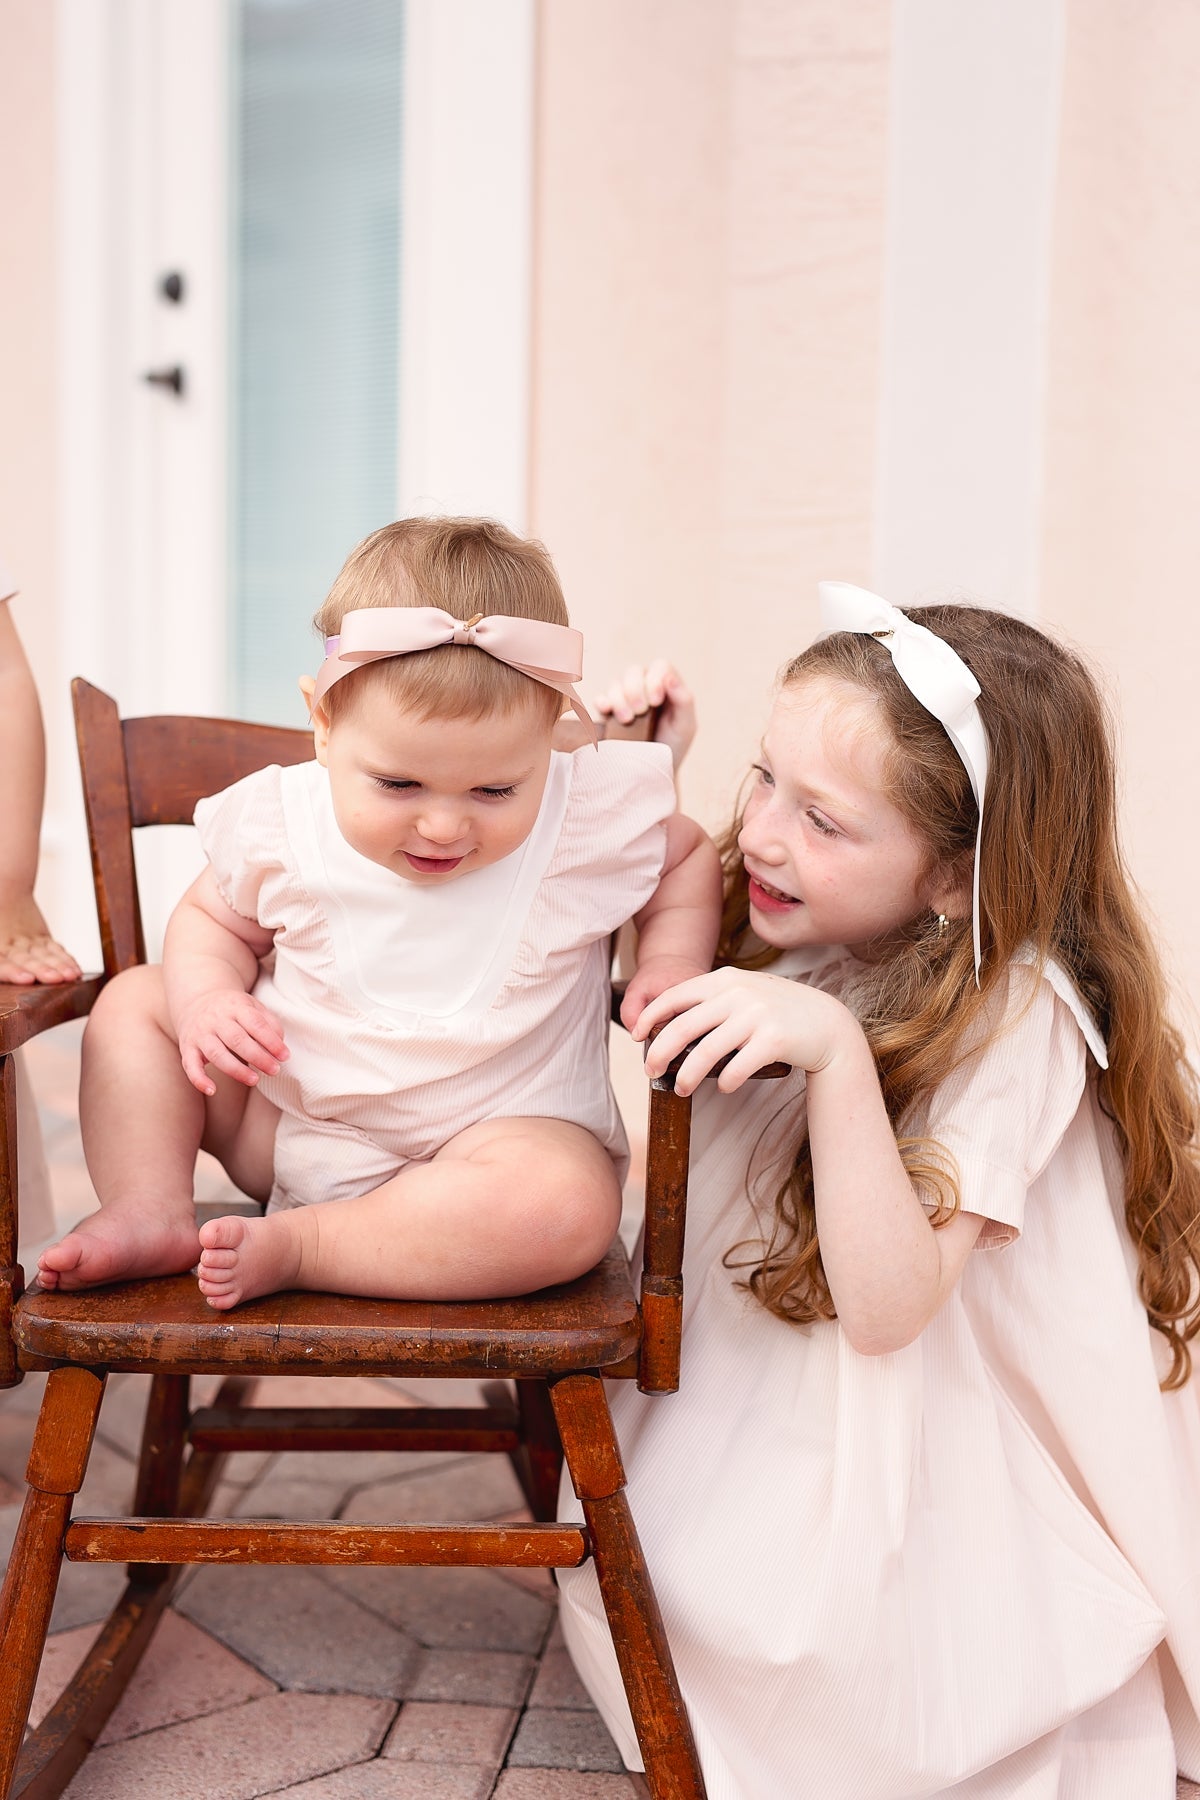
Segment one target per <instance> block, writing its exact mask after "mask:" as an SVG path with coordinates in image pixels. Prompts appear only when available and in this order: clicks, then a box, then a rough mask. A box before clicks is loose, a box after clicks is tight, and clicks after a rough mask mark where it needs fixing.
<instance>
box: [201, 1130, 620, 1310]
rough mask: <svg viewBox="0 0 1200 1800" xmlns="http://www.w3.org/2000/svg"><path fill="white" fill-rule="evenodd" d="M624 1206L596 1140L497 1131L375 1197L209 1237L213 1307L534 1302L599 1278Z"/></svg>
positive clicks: (463, 1137)
mask: <svg viewBox="0 0 1200 1800" xmlns="http://www.w3.org/2000/svg"><path fill="white" fill-rule="evenodd" d="M620 1215H621V1193H620V1188H619V1186H618V1183H617V1178H616V1173H615V1171H614V1169H613V1166H612V1162H611V1161H610V1159H609V1157H608V1155H607V1153H606V1152H605V1151H604V1150H603V1149H602V1148H601V1146H600V1145H599V1144H598V1143H597V1141H596V1139H595V1138H594V1137H593V1136H592V1134H591V1132H590V1131H585V1130H584V1129H583V1127H582V1126H580V1125H570V1124H567V1123H566V1122H565V1121H563V1120H561V1119H494V1120H489V1121H487V1122H486V1123H484V1124H480V1125H472V1126H470V1127H469V1128H468V1129H467V1130H466V1131H463V1132H460V1133H459V1135H458V1136H457V1137H455V1138H452V1139H451V1140H450V1142H449V1143H448V1144H446V1145H445V1146H444V1147H443V1149H441V1150H439V1152H438V1154H437V1155H436V1156H435V1157H434V1158H433V1160H432V1161H431V1162H426V1163H408V1164H407V1165H406V1166H405V1167H404V1168H403V1169H401V1170H400V1172H399V1174H397V1175H394V1176H393V1177H392V1178H391V1180H390V1181H386V1182H384V1184H383V1186H382V1187H378V1188H376V1189H375V1190H374V1192H372V1193H370V1194H362V1195H360V1196H358V1197H356V1198H355V1199H352V1200H331V1201H329V1202H328V1203H327V1204H326V1205H320V1204H315V1205H312V1206H297V1207H294V1208H293V1209H291V1210H290V1211H286V1212H278V1213H272V1214H270V1215H269V1216H268V1217H267V1218H265V1219H237V1218H228V1219H214V1220H212V1221H211V1223H210V1224H208V1225H205V1226H204V1227H203V1228H202V1230H201V1233H200V1242H201V1244H202V1245H203V1252H202V1254H201V1257H200V1286H201V1289H202V1290H203V1292H204V1293H205V1294H206V1295H207V1297H208V1302H209V1305H210V1306H216V1307H230V1306H236V1305H238V1304H239V1302H240V1301H242V1300H251V1299H253V1298H254V1297H255V1295H257V1294H271V1293H275V1292H277V1291H278V1290H279V1289H281V1288H309V1289H319V1290H323V1291H326V1292H330V1293H335V1294H369V1295H372V1296H374V1297H375V1298H376V1299H396V1300H401V1299H404V1300H479V1299H496V1298H498V1297H500V1296H502V1295H505V1294H527V1293H532V1292H533V1291H534V1290H535V1289H537V1288H540V1287H549V1286H551V1285H552V1284H553V1283H555V1282H560V1281H570V1280H573V1279H574V1277H575V1276H577V1275H582V1274H584V1273H585V1271H586V1270H588V1269H590V1268H592V1267H593V1266H594V1265H595V1264H596V1263H597V1262H598V1261H599V1260H600V1258H601V1257H602V1256H603V1254H604V1252H605V1251H606V1250H607V1249H608V1246H609V1245H610V1244H611V1243H612V1240H613V1237H614V1236H615V1234H616V1229H617V1222H618V1220H619V1219H620Z"/></svg>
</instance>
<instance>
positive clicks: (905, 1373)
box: [559, 951, 1200, 1800]
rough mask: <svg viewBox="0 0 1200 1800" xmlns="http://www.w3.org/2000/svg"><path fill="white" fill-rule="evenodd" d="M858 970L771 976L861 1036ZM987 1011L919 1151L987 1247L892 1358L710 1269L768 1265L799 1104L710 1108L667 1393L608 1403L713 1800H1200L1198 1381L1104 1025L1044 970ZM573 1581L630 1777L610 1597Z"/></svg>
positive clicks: (566, 1596)
mask: <svg viewBox="0 0 1200 1800" xmlns="http://www.w3.org/2000/svg"><path fill="white" fill-rule="evenodd" d="M855 967H856V965H854V963H853V959H851V958H850V957H849V956H848V954H847V953H846V952H844V951H834V952H829V951H821V952H809V953H797V954H796V957H795V958H791V959H789V960H788V961H787V962H786V963H784V964H782V965H777V968H778V971H779V972H781V973H791V974H796V975H797V976H798V978H801V979H807V980H811V981H813V982H814V983H815V984H816V985H819V986H821V987H823V988H827V989H829V990H830V991H832V992H835V993H839V992H844V993H845V994H846V998H847V1001H848V1003H849V1004H851V1005H852V1004H853V996H852V992H850V991H849V990H850V988H851V986H852V983H853V978H854V970H855ZM999 1006H1000V1008H1001V1009H1002V1010H1001V1011H1000V1012H999V1014H998V1016H1000V1017H1001V1018H1002V1020H1003V1029H1002V1031H1001V1032H1000V1033H999V1034H998V1035H997V1036H995V1037H994V1038H993V1039H992V1040H991V1041H990V1042H989V1043H988V1044H987V1045H986V1047H985V1048H984V1049H983V1050H982V1051H981V1052H980V1053H978V1054H977V1055H976V1056H975V1057H974V1058H972V1059H971V1060H970V1061H969V1062H968V1063H967V1064H965V1065H964V1066H963V1067H962V1068H961V1069H960V1070H959V1071H957V1072H956V1073H955V1074H954V1075H953V1076H952V1077H951V1078H950V1079H949V1080H948V1081H947V1082H946V1083H945V1084H944V1085H943V1087H942V1088H941V1089H940V1090H939V1091H938V1093H937V1095H936V1097H935V1100H934V1102H933V1104H932V1105H931V1107H930V1113H929V1118H928V1121H927V1122H926V1125H925V1129H926V1130H927V1132H928V1134H929V1135H930V1136H932V1137H934V1138H935V1139H937V1140H938V1141H939V1142H940V1143H942V1144H943V1145H945V1146H946V1148H947V1149H949V1150H950V1151H951V1152H952V1153H953V1155H954V1157H955V1158H956V1160H957V1163H958V1168H959V1173H960V1177H961V1196H962V1205H963V1207H964V1208H965V1209H966V1210H968V1211H970V1212H973V1213H979V1214H981V1215H982V1216H983V1217H984V1219H985V1220H986V1221H987V1223H986V1225H985V1227H984V1230H983V1233H982V1235H981V1237H980V1239H979V1244H978V1248H977V1249H976V1250H975V1251H974V1252H973V1253H972V1255H971V1257H970V1258H969V1260H968V1264H967V1268H966V1270H965V1272H964V1274H963V1276H962V1278H961V1280H960V1282H959V1284H958V1286H957V1288H956V1290H955V1291H954V1293H953V1294H952V1295H951V1297H950V1298H949V1299H948V1300H947V1302H946V1304H945V1305H944V1306H943V1307H942V1309H941V1311H940V1312H939V1313H938V1315H937V1316H936V1317H935V1318H934V1319H933V1320H932V1322H931V1323H930V1324H929V1325H928V1326H927V1327H926V1329H925V1331H924V1332H923V1333H922V1334H921V1336H920V1338H919V1339H918V1340H917V1341H916V1342H915V1343H913V1344H911V1345H910V1346H908V1347H907V1348H906V1349H903V1350H899V1351H896V1352H895V1353H893V1354H890V1355H884V1356H875V1357H872V1356H863V1355H859V1354H858V1353H857V1352H856V1351H855V1350H853V1349H852V1348H851V1347H850V1345H849V1343H848V1342H847V1341H846V1339H845V1337H844V1336H843V1334H842V1331H841V1328H840V1327H839V1325H838V1324H837V1323H836V1322H823V1323H818V1324H816V1325H814V1326H810V1327H804V1328H801V1327H797V1326H794V1325H789V1324H786V1323H785V1322H783V1321H782V1320H780V1319H778V1318H776V1317H775V1316H774V1315H773V1314H771V1313H769V1312H767V1311H766V1310H765V1309H764V1308H763V1307H762V1306H761V1305H759V1303H758V1302H757V1301H756V1300H754V1299H753V1298H752V1297H751V1296H750V1295H749V1294H748V1292H747V1291H746V1290H745V1289H744V1288H743V1287H740V1286H739V1285H738V1279H739V1277H738V1273H737V1272H736V1271H733V1272H731V1271H730V1269H729V1268H727V1267H726V1266H725V1265H724V1263H723V1261H722V1258H723V1257H724V1255H725V1253H726V1252H727V1251H728V1250H730V1248H731V1247H732V1246H734V1245H735V1244H737V1243H739V1242H740V1241H743V1240H745V1239H747V1238H753V1237H755V1235H756V1232H755V1223H754V1215H753V1213H752V1211H751V1207H750V1203H749V1201H748V1199H747V1193H746V1180H747V1168H748V1167H750V1166H751V1165H752V1163H753V1168H754V1169H755V1170H756V1171H758V1175H757V1178H756V1183H755V1192H756V1194H757V1195H758V1196H759V1197H760V1205H761V1206H766V1207H767V1208H769V1207H770V1205H771V1201H772V1197H773V1194H774V1192H775V1187H776V1185H777V1180H776V1181H772V1180H771V1179H770V1170H769V1169H768V1164H769V1162H770V1159H771V1154H772V1149H773V1148H774V1150H775V1153H776V1155H778V1150H779V1147H780V1145H781V1143H782V1142H784V1141H786V1140H787V1139H788V1138H791V1139H792V1140H793V1141H794V1137H795V1119H796V1111H797V1108H798V1107H802V1106H803V1077H802V1076H793V1077H792V1078H790V1080H789V1081H787V1082H786V1083H784V1084H776V1083H770V1082H750V1083H748V1084H747V1085H746V1086H745V1087H743V1088H742V1089H740V1090H739V1092H738V1093H737V1094H734V1095H731V1096H724V1095H721V1094H720V1093H719V1092H717V1091H716V1090H715V1088H714V1087H713V1084H711V1083H710V1084H708V1085H707V1086H706V1087H705V1088H704V1089H703V1090H702V1092H701V1093H700V1094H699V1095H698V1096H697V1101H696V1124H695V1139H694V1150H693V1162H692V1177H691V1187H690V1194H691V1198H690V1202H689V1208H688V1228H687V1256H686V1263H685V1289H684V1292H685V1325H684V1337H683V1372H682V1387H681V1391H680V1392H679V1393H678V1394H677V1395H672V1396H670V1397H668V1398H662V1399H649V1398H646V1397H644V1396H642V1395H639V1394H638V1393H637V1392H636V1391H635V1390H634V1389H633V1387H632V1384H630V1383H627V1382H622V1383H614V1384H612V1386H611V1389H610V1398H611V1401H612V1407H613V1413H614V1416H615V1419H616V1425H617V1432H618V1436H619V1439H620V1443H621V1448H622V1453H623V1456H624V1460H625V1466H626V1470H627V1473H628V1476H629V1497H630V1502H631V1504H632V1507H633V1514H634V1519H635V1521H636V1523H637V1528H638V1532H639V1535H640V1537H641V1541H642V1545H643V1548H644V1550H645V1553H646V1560H647V1564H648V1567H649V1570H650V1574H651V1578H652V1580H653V1582H654V1585H655V1589H656V1592H657V1594H658V1598H659V1601H660V1603H661V1606H662V1611H663V1616H664V1621H665V1624H666V1629H667V1633H668V1637H669V1639H670V1643H671V1647H672V1650H673V1653H674V1657H675V1664H676V1668H677V1670H678V1674H679V1679H680V1683H681V1686H682V1689H683V1693H684V1697H685V1699H686V1701H687V1704H688V1707H689V1710H690V1713H691V1718H692V1722H693V1725H694V1728H695V1733H696V1739H697V1743H698V1746H699V1751H700V1758H701V1762H702V1764H703V1768H704V1774H705V1780H706V1782H707V1785H708V1793H709V1800H792V1797H793V1796H806V1797H811V1800H918V1797H919V1800H935V1797H936V1800H1173V1797H1174V1793H1175V1769H1176V1760H1177V1759H1178V1763H1179V1766H1180V1768H1182V1769H1183V1771H1184V1772H1185V1773H1188V1774H1191V1775H1193V1776H1195V1777H1200V1729H1198V1726H1197V1717H1196V1702H1197V1699H1200V1376H1197V1377H1195V1378H1193V1380H1192V1382H1190V1383H1189V1385H1188V1386H1187V1387H1185V1388H1184V1389H1183V1390H1182V1391H1180V1392H1176V1393H1170V1394H1163V1393H1161V1392H1160V1390H1159V1386H1158V1380H1159V1376H1160V1374H1161V1373H1162V1372H1163V1370H1164V1369H1165V1367H1166V1362H1167V1359H1166V1358H1165V1357H1164V1355H1163V1353H1162V1344H1161V1342H1160V1340H1159V1338H1158V1336H1157V1334H1155V1333H1152V1332H1151V1331H1150V1329H1149V1326H1148V1324H1147V1320H1146V1315H1145V1312H1144V1311H1143V1309H1142V1307H1141V1305H1140V1303H1139V1301H1138V1298H1137V1291H1136V1285H1135V1283H1136V1264H1135V1257H1134V1251H1133V1247H1132V1245H1131V1243H1130V1241H1129V1237H1128V1234H1127V1232H1126V1230H1125V1225H1124V1219H1123V1206H1122V1183H1121V1169H1120V1164H1119V1160H1118V1156H1117V1152H1116V1147H1115V1144H1114V1141H1113V1137H1112V1133H1111V1130H1110V1128H1109V1125H1108V1122H1107V1120H1106V1119H1105V1118H1104V1117H1103V1116H1102V1114H1101V1112H1100V1110H1099V1106H1098V1104H1097V1099H1096V1092H1095V1081H1094V1071H1091V1070H1090V1069H1089V1046H1091V1050H1092V1053H1093V1054H1098V1055H1099V1056H1100V1057H1103V1054H1104V1049H1103V1044H1102V1042H1101V1041H1100V1039H1099V1037H1098V1035H1097V1033H1096V1030H1095V1026H1094V1024H1093V1022H1092V1020H1091V1019H1090V1017H1089V1016H1088V1014H1087V1012H1086V1009H1085V1008H1084V1006H1083V1004H1082V1002H1081V1001H1080V1000H1079V998H1078V996H1077V995H1076V993H1075V991H1074V989H1073V987H1072V986H1071V984H1070V982H1069V980H1068V979H1067V978H1066V976H1065V975H1064V974H1063V972H1062V970H1061V969H1059V968H1057V967H1055V966H1053V965H1051V966H1050V967H1048V968H1047V969H1046V970H1045V972H1044V973H1042V974H1036V973H1035V972H1034V971H1033V970H1032V968H1029V967H1021V966H1016V965H1014V967H1013V968H1012V970H1011V971H1010V975H1009V981H1008V984H1007V993H1005V994H1003V995H1002V996H1001V999H1000V1002H999ZM781 1086H782V1087H783V1089H784V1091H783V1092H781V1091H780V1089H781ZM781 1114H783V1115H787V1118H788V1121H789V1122H790V1130H788V1129H781V1127H782V1126H783V1125H784V1123H785V1122H784V1120H782V1119H781V1117H780V1115H781ZM777 1169H778V1162H777V1163H776V1170H777ZM563 1510H564V1513H565V1514H566V1515H567V1516H569V1517H577V1516H578V1506H577V1503H576V1502H575V1500H574V1496H573V1495H571V1494H570V1492H569V1490H568V1491H567V1492H566V1493H565V1495H564V1507H563ZM559 1580H560V1584H561V1587H562V1591H563V1600H564V1606H563V1628H564V1631H565V1633H566V1636H567V1641H568V1643H569V1645H570V1648H571V1652H572V1654H573V1656H574V1658H575V1661H576V1663H577V1665H578V1667H579V1669H580V1670H581V1672H582V1674H583V1676H584V1679H585V1680H586V1682H587V1684H588V1686H589V1688H590V1689H591V1691H592V1693H593V1695H594V1696H595V1698H596V1701H597V1703H598V1705H599V1706H600V1708H601V1711H602V1712H603V1714H604V1717H605V1718H606V1720H607V1722H608V1724H609V1726H610V1728H611V1730H612V1732H613V1734H614V1736H615V1737H616V1739H617V1742H618V1744H619V1745H620V1747H621V1750H622V1752H623V1754H624V1756H625V1758H626V1760H627V1762H628V1764H629V1765H630V1766H631V1767H634V1768H638V1767H640V1766H641V1761H640V1757H639V1754H638V1750H637V1745H636V1741H635V1739H634V1735H633V1728H632V1723H631V1721H630V1718H629V1713H628V1709H627V1707H626V1704H625V1699H624V1694H623V1691H622V1688H621V1684H620V1680H619V1676H618V1673H617V1666H616V1661H615V1658H614V1655H613V1650H612V1646H611V1641H610V1639H609V1636H608V1632H607V1627H606V1625H605V1622H604V1615H603V1611H602V1608H601V1606H600V1601H599V1595H598V1591H597V1588H596V1583H595V1576H594V1573H593V1571H592V1568H591V1565H590V1564H588V1565H585V1566H584V1567H583V1568H580V1569H573V1570H563V1571H561V1572H560V1576H559Z"/></svg>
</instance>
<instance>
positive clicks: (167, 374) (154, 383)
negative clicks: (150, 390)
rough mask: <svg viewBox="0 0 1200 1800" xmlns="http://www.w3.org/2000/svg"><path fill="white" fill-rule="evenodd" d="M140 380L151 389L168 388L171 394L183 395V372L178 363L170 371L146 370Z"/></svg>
mask: <svg viewBox="0 0 1200 1800" xmlns="http://www.w3.org/2000/svg"><path fill="white" fill-rule="evenodd" d="M142 380H143V381H148V382H149V383H150V386H151V387H162V388H170V390H171V392H172V393H173V394H182V393H183V370H182V369H181V368H180V366H179V364H178V363H176V364H175V366H174V368H172V369H147V370H146V372H145V374H144V375H143V376H142Z"/></svg>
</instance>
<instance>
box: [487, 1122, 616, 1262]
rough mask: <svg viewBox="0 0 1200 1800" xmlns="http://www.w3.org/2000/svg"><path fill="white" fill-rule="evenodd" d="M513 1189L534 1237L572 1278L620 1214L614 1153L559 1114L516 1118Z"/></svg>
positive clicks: (608, 1236) (602, 1245) (605, 1241)
mask: <svg viewBox="0 0 1200 1800" xmlns="http://www.w3.org/2000/svg"><path fill="white" fill-rule="evenodd" d="M513 1123H514V1124H515V1125H517V1126H518V1127H520V1126H524V1127H525V1128H526V1129H524V1130H520V1129H518V1130H517V1132H516V1133H515V1134H514V1138H513V1140H512V1143H511V1146H510V1149H511V1160H510V1167H511V1175H512V1192H513V1195H514V1200H515V1204H516V1205H517V1206H518V1208H519V1210H520V1212H521V1215H522V1217H521V1228H522V1230H523V1231H524V1232H525V1233H527V1235H528V1240H529V1242H530V1243H531V1244H532V1243H537V1244H538V1245H539V1246H540V1248H541V1252H542V1254H543V1255H544V1256H546V1257H548V1258H549V1259H550V1260H551V1262H553V1263H554V1264H556V1265H557V1266H558V1272H557V1273H556V1275H555V1279H556V1280H560V1281H568V1280H572V1279H574V1277H575V1276H577V1275H582V1274H584V1273H585V1272H586V1271H587V1270H588V1269H591V1268H594V1266H595V1265H596V1263H598V1262H599V1261H600V1258H601V1257H602V1256H603V1255H604V1253H605V1252H606V1250H607V1249H608V1247H609V1245H610V1244H611V1243H612V1241H613V1238H614V1237H615V1235H616V1231H617V1226H618V1225H619V1223H620V1220H621V1187H620V1183H619V1182H618V1180H617V1174H616V1170H615V1169H614V1167H613V1164H612V1159H611V1157H610V1156H609V1155H608V1153H607V1151H606V1150H605V1149H604V1148H603V1146H602V1145H601V1144H600V1143H598V1142H597V1140H596V1139H595V1138H594V1137H593V1136H592V1134H591V1132H590V1131H586V1130H585V1129H584V1128H583V1127H582V1126H580V1125H566V1124H564V1123H563V1122H562V1121H560V1120H538V1119H532V1120H528V1121H513Z"/></svg>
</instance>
